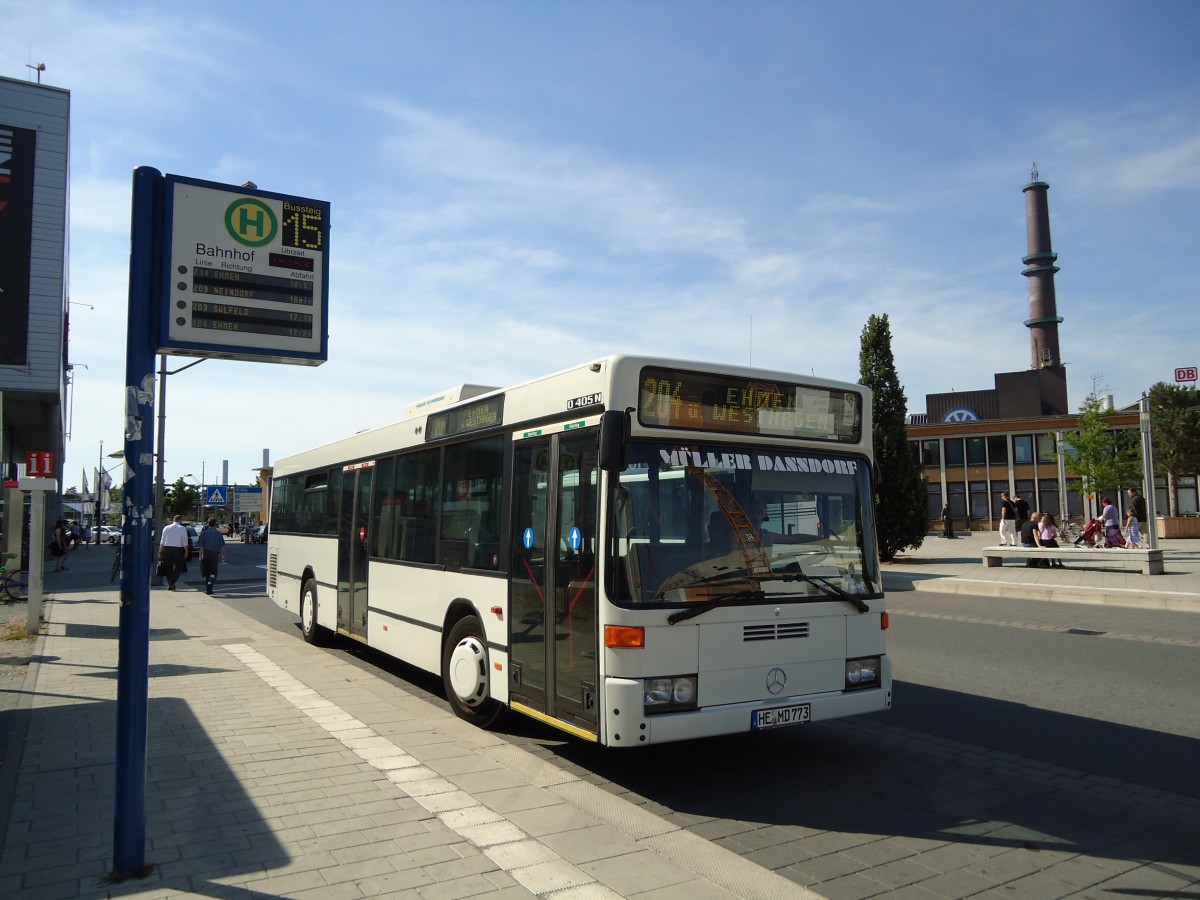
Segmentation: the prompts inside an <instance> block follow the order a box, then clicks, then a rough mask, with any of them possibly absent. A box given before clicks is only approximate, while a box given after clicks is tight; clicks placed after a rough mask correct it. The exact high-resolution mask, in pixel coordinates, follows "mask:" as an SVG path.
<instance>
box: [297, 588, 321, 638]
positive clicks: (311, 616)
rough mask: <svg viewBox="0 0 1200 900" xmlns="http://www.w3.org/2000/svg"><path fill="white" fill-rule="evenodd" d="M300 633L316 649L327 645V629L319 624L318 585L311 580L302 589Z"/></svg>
mask: <svg viewBox="0 0 1200 900" xmlns="http://www.w3.org/2000/svg"><path fill="white" fill-rule="evenodd" d="M300 633H301V634H302V635H304V640H305V642H306V643H309V644H312V645H313V646H314V647H320V646H321V645H322V644H324V643H325V629H324V628H322V627H321V626H320V625H318V624H317V583H316V582H315V581H314V580H313V579H311V578H308V579H305V581H304V586H303V587H301V588H300Z"/></svg>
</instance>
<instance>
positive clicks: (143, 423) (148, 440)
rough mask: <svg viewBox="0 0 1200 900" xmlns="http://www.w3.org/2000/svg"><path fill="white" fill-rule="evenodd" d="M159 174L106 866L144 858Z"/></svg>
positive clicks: (139, 199)
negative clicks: (109, 860) (110, 837)
mask: <svg viewBox="0 0 1200 900" xmlns="http://www.w3.org/2000/svg"><path fill="white" fill-rule="evenodd" d="M162 210H163V176H162V173H160V172H159V171H158V170H157V169H152V168H150V167H148V166H142V167H140V168H137V169H135V170H134V172H133V215H132V222H131V225H130V251H129V324H128V332H127V339H126V351H125V352H126V357H127V362H126V365H125V408H124V419H125V484H124V512H125V521H124V524H123V526H122V529H121V546H122V554H121V611H120V616H119V620H118V639H117V641H118V656H117V751H116V789H115V794H114V803H113V870H114V873H115V874H118V875H127V876H128V875H139V874H141V872H142V870H143V869H144V868H145V861H146V718H147V711H148V705H149V678H150V672H149V669H150V569H151V562H152V556H153V537H152V534H151V530H152V528H155V527H159V523H157V522H153V510H154V474H153V472H154V466H153V460H154V356H155V353H156V352H157V349H158V348H157V339H158V330H159V329H158V319H159V310H160V309H161V303H159V302H158V298H159V295H160V293H161V283H160V272H161V259H162V241H161V234H162V222H161V219H162Z"/></svg>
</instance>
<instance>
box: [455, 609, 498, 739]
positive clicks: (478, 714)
mask: <svg viewBox="0 0 1200 900" xmlns="http://www.w3.org/2000/svg"><path fill="white" fill-rule="evenodd" d="M488 665H489V664H488V651H487V641H486V640H485V638H484V636H483V625H482V624H480V622H479V619H477V618H475V616H466V617H465V618H462V619H459V620H458V621H457V622H455V623H454V626H453V627H452V628H451V629H450V634H449V635H448V636H447V637H446V643H445V645H444V646H443V647H442V683H443V684H444V685H445V686H446V699H448V700H449V701H450V706H451V708H452V709H453V710H454V713H455V715H457V716H458V717H459V718H461V719H465V720H466V721H468V722H471V723H472V724H474V725H478V726H479V727H480V728H488V727H490V726H492V725H493V724H495V722H496V720H497V719H499V718H500V713H501V712H502V711H503V709H504V708H503V707H502V706H501V705H500V704H499V703H498V702H497V701H496V700H494V699H492V696H491V694H490V693H489V691H488Z"/></svg>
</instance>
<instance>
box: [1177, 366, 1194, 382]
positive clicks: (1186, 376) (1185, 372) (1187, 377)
mask: <svg viewBox="0 0 1200 900" xmlns="http://www.w3.org/2000/svg"><path fill="white" fill-rule="evenodd" d="M1175 380H1176V381H1195V380H1196V367H1195V366H1188V367H1186V368H1183V369H1176V370H1175Z"/></svg>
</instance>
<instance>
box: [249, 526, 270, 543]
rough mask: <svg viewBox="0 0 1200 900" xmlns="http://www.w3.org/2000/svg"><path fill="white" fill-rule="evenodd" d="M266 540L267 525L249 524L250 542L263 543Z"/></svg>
mask: <svg viewBox="0 0 1200 900" xmlns="http://www.w3.org/2000/svg"><path fill="white" fill-rule="evenodd" d="M266 542H267V526H266V525H251V526H250V543H252V544H265V543H266Z"/></svg>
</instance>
